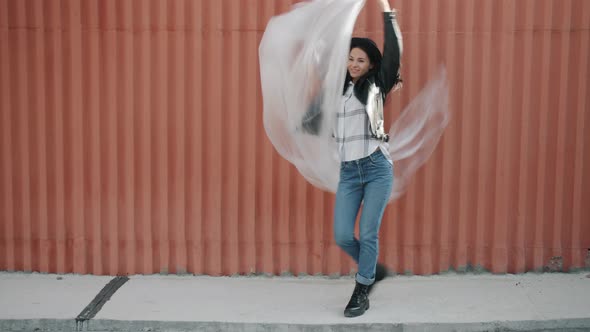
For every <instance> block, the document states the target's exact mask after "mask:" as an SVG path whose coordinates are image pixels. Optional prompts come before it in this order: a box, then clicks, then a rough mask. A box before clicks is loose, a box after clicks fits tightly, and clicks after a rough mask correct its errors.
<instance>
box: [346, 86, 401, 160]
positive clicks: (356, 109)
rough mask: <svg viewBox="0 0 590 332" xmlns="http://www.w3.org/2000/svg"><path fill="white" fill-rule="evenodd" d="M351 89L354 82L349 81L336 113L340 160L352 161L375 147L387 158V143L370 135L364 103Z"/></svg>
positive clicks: (366, 154)
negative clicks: (340, 106) (339, 108)
mask: <svg viewBox="0 0 590 332" xmlns="http://www.w3.org/2000/svg"><path fill="white" fill-rule="evenodd" d="M353 91H354V83H353V82H350V84H349V86H348V89H347V90H346V92H345V93H344V95H343V96H342V98H343V101H344V102H343V104H344V107H343V109H342V110H341V111H339V112H338V113H336V131H335V137H336V143H338V152H339V154H340V161H352V160H357V159H361V158H364V157H367V156H369V155H370V154H371V153H373V152H375V150H376V149H377V148H381V151H382V152H383V154H384V155H385V156H386V157H387V159H388V160H389V152H388V149H389V144H388V143H387V142H383V141H381V140H378V139H376V138H374V137H372V135H371V125H370V123H369V116H368V115H367V112H366V111H365V105H363V103H361V102H360V100H358V98H356V96H355V95H354V92H353ZM390 162H391V160H390Z"/></svg>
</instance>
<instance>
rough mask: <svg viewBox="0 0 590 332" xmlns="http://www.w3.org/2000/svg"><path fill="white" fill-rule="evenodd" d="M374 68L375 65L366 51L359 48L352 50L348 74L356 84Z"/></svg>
mask: <svg viewBox="0 0 590 332" xmlns="http://www.w3.org/2000/svg"><path fill="white" fill-rule="evenodd" d="M372 68H373V64H372V63H371V60H370V59H369V56H368V55H367V53H365V51H363V50H362V49H361V48H359V47H355V48H353V49H352V50H350V55H349V56H348V73H349V74H350V77H352V81H353V82H355V83H356V81H358V79H359V78H360V77H362V76H364V75H365V74H366V73H368V72H369V70H370V69H372Z"/></svg>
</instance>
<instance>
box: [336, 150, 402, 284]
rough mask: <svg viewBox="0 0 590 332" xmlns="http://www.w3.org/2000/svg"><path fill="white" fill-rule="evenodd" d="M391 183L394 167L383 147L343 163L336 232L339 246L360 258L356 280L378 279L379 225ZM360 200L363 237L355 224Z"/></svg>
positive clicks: (364, 282)
mask: <svg viewBox="0 0 590 332" xmlns="http://www.w3.org/2000/svg"><path fill="white" fill-rule="evenodd" d="M392 186H393V167H392V165H391V164H390V163H389V161H388V160H387V159H386V158H385V156H384V155H383V153H382V152H381V150H380V149H377V151H375V152H373V153H372V154H371V155H370V156H368V157H365V158H361V159H359V160H354V161H344V162H342V163H341V164H340V182H339V183H338V190H337V192H336V206H335V211H334V236H335V239H336V243H337V244H338V245H339V246H340V248H342V249H343V250H344V251H345V252H346V253H347V254H348V255H349V256H350V257H352V259H354V260H355V261H356V262H357V264H358V273H357V275H356V281H357V282H359V283H361V284H363V285H371V284H373V282H375V267H376V265H377V256H378V255H379V227H380V226H381V218H382V217H383V212H384V211H385V207H386V206H387V202H388V200H389V195H391V189H392ZM361 202H362V203H363V210H362V213H361V219H360V225H359V226H360V234H359V235H360V239H356V238H355V237H354V224H355V222H356V216H357V215H358V212H359V209H360V206H361Z"/></svg>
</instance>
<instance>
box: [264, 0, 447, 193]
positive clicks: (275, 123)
mask: <svg viewBox="0 0 590 332" xmlns="http://www.w3.org/2000/svg"><path fill="white" fill-rule="evenodd" d="M364 4H365V0H315V1H309V2H302V3H299V4H297V5H295V6H294V7H293V9H292V10H291V11H289V12H288V13H285V14H283V15H280V16H276V17H273V18H272V19H271V20H270V21H269V23H268V25H267V27H266V30H265V32H264V35H263V37H262V40H261V42H260V46H259V61H260V76H261V85H262V97H263V121H264V128H265V130H266V134H267V136H268V138H269V139H270V141H271V143H272V144H273V146H274V147H275V149H276V150H277V152H278V153H279V154H280V155H281V156H282V157H283V158H285V159H286V160H288V161H289V162H290V163H292V164H293V165H294V166H295V167H296V168H297V170H298V171H299V172H300V173H301V175H302V176H303V177H305V179H306V180H307V181H309V182H310V183H311V184H312V185H314V186H316V187H318V188H320V189H323V190H327V191H331V192H336V189H337V187H338V179H339V170H340V161H339V159H338V150H337V145H336V142H335V140H334V139H333V136H332V134H333V126H334V123H335V118H336V112H337V110H338V109H340V108H341V107H343V105H342V87H343V84H344V79H345V74H346V64H347V59H348V52H349V47H350V39H351V37H352V31H353V28H354V23H355V22H356V19H357V17H358V15H359V13H360V11H361V9H362V8H363V6H364ZM447 96H448V92H447V86H446V76H445V72H444V70H441V71H439V74H438V76H437V77H436V78H435V79H434V80H433V81H432V82H430V83H429V84H428V85H427V87H426V88H425V89H424V90H423V91H422V92H421V93H420V94H419V95H418V96H417V97H416V98H415V99H414V100H413V101H412V102H411V103H410V105H409V106H408V107H407V108H406V109H405V110H404V111H403V112H402V115H401V116H400V117H399V118H398V119H397V120H396V122H395V123H394V124H393V125H392V127H391V130H390V150H389V151H390V154H391V157H392V160H393V161H394V169H395V171H394V177H395V179H394V189H393V192H392V195H391V197H390V198H391V200H392V199H395V198H398V197H399V196H400V195H401V194H403V191H404V189H405V187H406V185H407V183H408V181H409V179H410V178H411V176H412V175H413V174H414V173H415V172H416V170H417V169H418V168H419V167H420V166H421V165H422V164H423V163H424V162H425V161H426V160H427V158H428V157H429V156H430V154H431V153H432V151H433V150H434V148H435V146H436V144H437V143H438V140H439V138H440V136H441V134H442V132H443V130H444V127H445V126H446V124H447V123H448V108H447V98H448V97H447ZM386 120H387V119H386Z"/></svg>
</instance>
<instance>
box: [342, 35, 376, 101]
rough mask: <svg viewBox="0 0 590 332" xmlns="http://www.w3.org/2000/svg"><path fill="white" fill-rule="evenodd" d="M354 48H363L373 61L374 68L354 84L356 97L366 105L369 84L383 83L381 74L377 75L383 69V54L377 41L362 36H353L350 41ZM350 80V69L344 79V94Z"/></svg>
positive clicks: (351, 47)
mask: <svg viewBox="0 0 590 332" xmlns="http://www.w3.org/2000/svg"><path fill="white" fill-rule="evenodd" d="M353 48H360V49H361V50H363V52H365V53H366V54H367V56H368V57H369V61H370V62H371V65H373V68H371V69H370V70H369V71H368V72H367V73H366V74H365V75H363V76H362V77H359V79H358V80H357V82H356V84H355V85H354V95H355V97H356V98H357V99H358V100H359V101H360V102H361V103H363V104H364V105H366V104H367V95H368V92H369V89H368V88H367V85H369V84H371V83H372V82H375V83H377V85H382V84H381V83H382V82H379V80H380V79H379V75H377V74H378V73H379V70H380V69H381V60H382V58H383V56H382V55H381V51H379V48H378V47H377V44H375V42H374V41H373V40H371V39H369V38H360V37H354V38H352V39H351V41H350V51H352V49H353ZM350 81H352V76H350V73H349V72H348V70H346V79H345V80H344V86H343V88H342V94H344V93H346V90H347V89H348V85H349V83H350Z"/></svg>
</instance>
